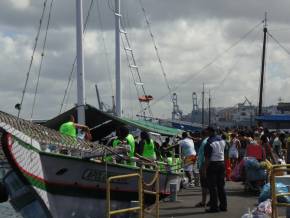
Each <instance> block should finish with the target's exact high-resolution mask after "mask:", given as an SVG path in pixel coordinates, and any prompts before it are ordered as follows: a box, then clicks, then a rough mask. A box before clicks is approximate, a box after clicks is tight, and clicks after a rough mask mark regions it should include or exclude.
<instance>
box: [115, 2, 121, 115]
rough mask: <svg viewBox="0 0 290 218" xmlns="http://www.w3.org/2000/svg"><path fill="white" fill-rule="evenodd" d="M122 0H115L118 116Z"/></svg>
mask: <svg viewBox="0 0 290 218" xmlns="http://www.w3.org/2000/svg"><path fill="white" fill-rule="evenodd" d="M120 18H121V14H120V0H115V46H116V47H115V68H116V69H115V73H116V114H117V116H119V117H121V115H122V101H121V98H122V87H121V58H120Z"/></svg>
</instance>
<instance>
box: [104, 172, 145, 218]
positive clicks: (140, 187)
mask: <svg viewBox="0 0 290 218" xmlns="http://www.w3.org/2000/svg"><path fill="white" fill-rule="evenodd" d="M141 175H142V174H140V173H131V174H126V175H119V176H111V177H109V178H108V179H107V199H106V201H107V218H111V216H112V215H116V214H121V213H129V212H136V211H139V217H140V218H142V217H143V184H142V183H143V182H142V176H141ZM133 177H137V178H138V200H139V202H138V203H139V206H136V207H130V208H124V209H118V210H111V182H112V181H113V180H120V179H129V178H133Z"/></svg>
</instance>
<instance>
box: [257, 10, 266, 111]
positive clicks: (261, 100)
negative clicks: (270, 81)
mask: <svg viewBox="0 0 290 218" xmlns="http://www.w3.org/2000/svg"><path fill="white" fill-rule="evenodd" d="M263 32H264V40H263V53H262V67H261V79H260V96H259V110H258V115H259V116H261V115H262V107H263V86H264V71H265V55H266V41H267V13H265V20H264V28H263Z"/></svg>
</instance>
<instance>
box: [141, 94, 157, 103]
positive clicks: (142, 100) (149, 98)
mask: <svg viewBox="0 0 290 218" xmlns="http://www.w3.org/2000/svg"><path fill="white" fill-rule="evenodd" d="M138 99H139V101H141V102H149V101H151V100H153V96H152V95H143V96H140V97H139V98H138Z"/></svg>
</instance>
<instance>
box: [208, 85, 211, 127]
mask: <svg viewBox="0 0 290 218" xmlns="http://www.w3.org/2000/svg"><path fill="white" fill-rule="evenodd" d="M210 125H211V97H210V90H209V95H208V126H210Z"/></svg>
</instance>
